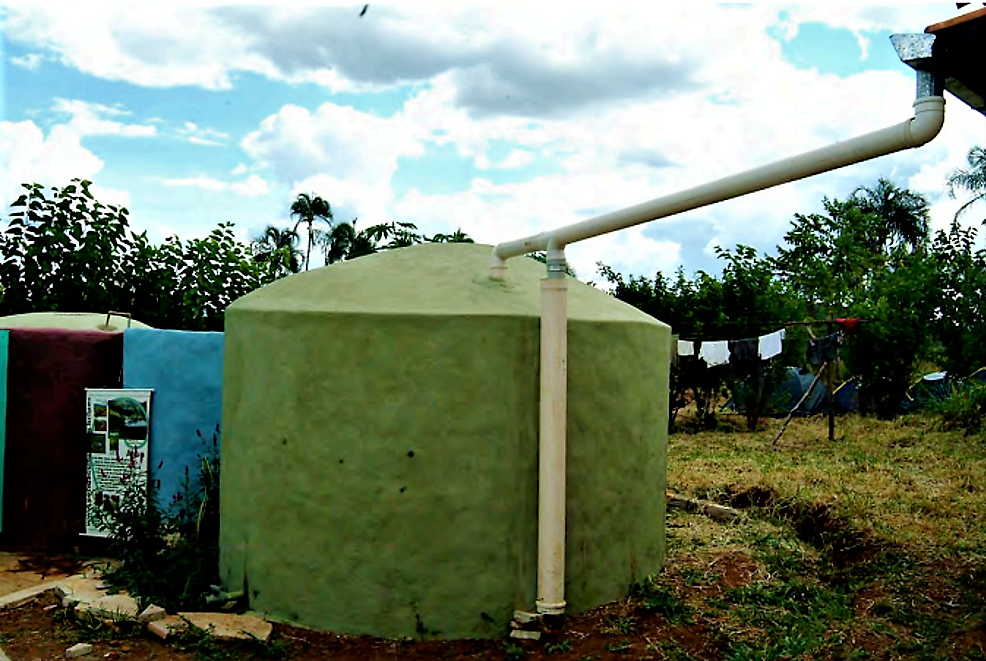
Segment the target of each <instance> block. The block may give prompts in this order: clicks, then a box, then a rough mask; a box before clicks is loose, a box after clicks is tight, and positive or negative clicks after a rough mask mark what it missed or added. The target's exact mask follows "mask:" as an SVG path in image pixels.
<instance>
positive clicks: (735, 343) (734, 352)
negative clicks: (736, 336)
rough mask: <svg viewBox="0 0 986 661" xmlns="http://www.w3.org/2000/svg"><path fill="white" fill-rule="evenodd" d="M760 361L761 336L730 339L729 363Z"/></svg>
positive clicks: (738, 363)
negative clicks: (749, 338) (748, 338)
mask: <svg viewBox="0 0 986 661" xmlns="http://www.w3.org/2000/svg"><path fill="white" fill-rule="evenodd" d="M759 362H760V338H753V339H751V340H730V341H729V363H730V364H731V365H741V364H754V363H759Z"/></svg>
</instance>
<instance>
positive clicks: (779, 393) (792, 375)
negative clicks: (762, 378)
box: [723, 367, 828, 415]
mask: <svg viewBox="0 0 986 661" xmlns="http://www.w3.org/2000/svg"><path fill="white" fill-rule="evenodd" d="M814 379H815V375H814V374H812V373H811V372H810V371H809V370H807V369H805V368H803V367H789V368H787V372H786V373H785V376H784V379H783V380H782V381H781V382H780V383H779V384H777V387H776V388H775V389H774V392H773V394H772V395H771V396H770V401H769V403H768V404H767V410H766V411H765V413H767V414H768V415H787V414H788V413H790V412H791V409H793V408H794V405H795V404H797V403H798V402H799V401H800V400H801V398H802V397H803V396H804V394H805V393H806V392H808V388H810V387H811V382H812V381H814ZM827 392H828V391H827V389H826V388H825V384H824V383H823V382H822V380H821V379H819V381H818V383H816V384H815V387H814V388H812V392H811V395H810V396H809V397H808V398H807V399H806V400H805V401H804V402H802V403H801V405H800V406H798V410H797V411H795V414H797V415H813V414H815V413H821V412H822V411H824V410H825V394H826V393H827ZM723 408H724V409H726V410H731V411H737V412H739V413H742V412H744V410H745V407H744V406H743V405H742V404H740V403H739V402H737V401H736V399H735V398H730V400H729V401H728V402H726V404H725V405H724V406H723Z"/></svg>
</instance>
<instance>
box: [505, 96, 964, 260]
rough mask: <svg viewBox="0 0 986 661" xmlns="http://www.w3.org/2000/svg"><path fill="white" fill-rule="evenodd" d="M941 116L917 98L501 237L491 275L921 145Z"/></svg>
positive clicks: (937, 107)
mask: <svg viewBox="0 0 986 661" xmlns="http://www.w3.org/2000/svg"><path fill="white" fill-rule="evenodd" d="M944 121H945V99H944V98H942V97H940V96H931V97H924V98H920V99H918V100H917V101H915V102H914V117H912V118H911V119H908V120H907V121H906V122H902V123H900V124H896V125H894V126H891V127H888V128H885V129H881V130H879V131H874V132H872V133H867V134H865V135H861V136H859V137H857V138H853V139H851V140H846V141H844V142H837V143H835V144H834V145H829V146H828V147H823V148H821V149H816V150H814V151H810V152H806V153H804V154H801V155H799V156H794V157H791V158H786V159H784V160H782V161H777V162H776V163H771V164H770V165H765V166H762V167H759V168H755V169H753V170H748V171H746V172H743V173H741V174H737V175H733V176H731V177H726V178H724V179H719V180H717V181H713V182H711V183H708V184H703V185H701V186H696V187H695V188H689V189H688V190H685V191H682V192H680V193H674V194H672V195H667V196H665V197H660V198H657V199H655V200H650V201H649V202H644V203H642V204H638V205H635V206H632V207H627V208H626V209H621V210H620V211H614V212H612V213H607V214H603V215H601V216H597V217H595V218H590V219H589V220H584V221H581V222H578V223H574V224H572V225H566V226H565V227H560V228H558V229H556V230H553V231H550V232H542V233H540V234H535V235H533V236H529V237H526V238H523V239H517V240H515V241H507V242H505V243H501V244H499V245H497V246H496V247H495V248H494V249H493V264H492V268H493V272H492V275H494V277H496V276H497V275H502V270H503V269H504V268H505V266H506V265H505V263H504V262H505V260H507V259H510V258H511V257H517V256H519V255H523V254H526V253H529V252H536V251H539V250H545V249H546V248H547V247H548V242H549V240H552V239H554V241H555V245H556V246H557V247H558V248H564V247H565V246H566V245H569V244H571V243H575V242H576V241H582V240H584V239H589V238H592V237H594V236H599V235H600V234H606V233H608V232H613V231H616V230H621V229H625V228H627V227H632V226H634V225H639V224H640V223H646V222H649V221H651V220H657V219H658V218H666V217H667V216H673V215H674V214H678V213H682V212H683V211H690V210H692V209H698V208H699V207H704V206H707V205H709V204H714V203H716V202H722V201H723V200H729V199H732V198H734V197H740V196H742V195H746V194H748V193H753V192H755V191H759V190H764V189H766V188H772V187H773V186H777V185H780V184H786V183H789V182H791V181H797V180H799V179H804V178H806V177H810V176H812V175H816V174H821V173H822V172H828V171H830V170H835V169H837V168H841V167H844V166H846V165H852V164H854V163H861V162H863V161H868V160H870V159H873V158H877V157H879V156H885V155H887V154H892V153H894V152H898V151H902V150H904V149H911V148H914V147H920V146H921V145H923V144H926V143H927V142H929V141H931V139H932V138H934V137H935V136H936V135H938V132H939V131H941V127H942V125H943V123H944Z"/></svg>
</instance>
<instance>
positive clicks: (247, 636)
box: [178, 613, 274, 641]
mask: <svg viewBox="0 0 986 661" xmlns="http://www.w3.org/2000/svg"><path fill="white" fill-rule="evenodd" d="M178 615H179V616H181V617H182V618H184V619H185V620H186V621H187V622H189V623H190V624H191V625H192V626H194V627H196V628H198V629H202V630H203V631H208V632H210V633H211V634H212V636H213V637H215V638H217V639H219V640H253V639H258V640H261V641H266V640H267V639H268V638H269V637H270V634H271V632H272V631H273V630H274V627H273V625H271V623H270V622H267V621H266V620H263V619H261V618H259V617H255V616H253V615H236V614H234V613H178Z"/></svg>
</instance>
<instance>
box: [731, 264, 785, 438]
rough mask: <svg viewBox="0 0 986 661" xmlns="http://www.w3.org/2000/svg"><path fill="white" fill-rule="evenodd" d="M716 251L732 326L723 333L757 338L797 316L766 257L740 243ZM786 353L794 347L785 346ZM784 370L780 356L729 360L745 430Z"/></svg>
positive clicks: (753, 427)
mask: <svg viewBox="0 0 986 661" xmlns="http://www.w3.org/2000/svg"><path fill="white" fill-rule="evenodd" d="M716 254H717V255H718V256H719V258H720V259H724V260H725V261H726V266H725V268H724V269H723V274H722V290H723V296H722V308H721V310H722V313H723V314H724V315H725V316H726V318H727V319H729V327H730V332H729V333H728V334H727V335H725V337H727V338H733V339H743V338H759V337H760V336H761V335H762V334H763V333H765V332H772V331H774V330H776V329H778V328H781V327H782V326H783V324H785V323H786V322H788V321H790V320H792V319H795V318H797V317H798V316H799V312H800V306H799V305H798V302H797V301H796V300H795V299H791V298H789V297H787V296H785V295H784V290H783V287H782V286H781V283H780V282H779V281H778V280H777V279H776V278H775V277H774V271H773V265H772V262H771V261H770V260H769V259H767V258H766V257H760V256H759V255H758V254H757V251H756V250H755V249H753V248H751V247H749V246H744V245H738V246H736V249H735V251H730V250H726V249H723V248H716ZM787 346H788V347H790V346H791V343H790V342H788V344H787ZM787 353H788V354H791V353H793V351H791V350H790V349H788V351H787ZM784 375H785V368H784V362H783V361H782V360H773V361H770V362H768V363H764V361H759V360H758V361H756V362H738V363H736V364H732V365H730V370H729V383H730V390H731V391H732V393H733V398H734V400H735V401H736V402H737V404H739V405H740V407H741V409H742V410H743V411H744V413H745V415H746V424H747V429H748V430H749V431H754V430H756V428H757V424H758V422H759V420H760V418H761V417H762V416H763V415H764V413H766V411H767V409H768V406H769V405H770V402H771V398H772V396H773V393H774V390H775V388H776V387H777V385H778V384H779V383H780V381H781V379H783V378H784Z"/></svg>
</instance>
